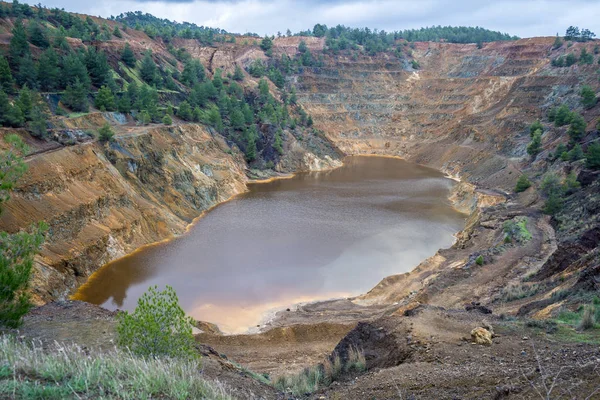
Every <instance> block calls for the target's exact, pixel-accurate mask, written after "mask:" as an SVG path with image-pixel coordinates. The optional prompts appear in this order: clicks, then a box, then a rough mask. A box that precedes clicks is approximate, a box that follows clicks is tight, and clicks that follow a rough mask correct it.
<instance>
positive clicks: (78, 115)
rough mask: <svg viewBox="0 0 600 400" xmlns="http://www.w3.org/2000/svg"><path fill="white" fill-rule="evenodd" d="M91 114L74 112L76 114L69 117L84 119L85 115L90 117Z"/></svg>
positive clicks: (70, 114)
mask: <svg viewBox="0 0 600 400" xmlns="http://www.w3.org/2000/svg"><path fill="white" fill-rule="evenodd" d="M88 114H89V112H74V113H68V115H67V117H69V118H79V117H83V116H84V115H88Z"/></svg>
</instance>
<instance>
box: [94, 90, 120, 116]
mask: <svg viewBox="0 0 600 400" xmlns="http://www.w3.org/2000/svg"><path fill="white" fill-rule="evenodd" d="M94 106H95V107H96V108H97V109H99V110H100V111H114V110H115V108H116V105H115V97H114V96H113V94H112V92H111V90H110V89H109V88H107V87H106V86H102V87H101V88H100V89H99V90H98V93H97V94H96V98H95V99H94Z"/></svg>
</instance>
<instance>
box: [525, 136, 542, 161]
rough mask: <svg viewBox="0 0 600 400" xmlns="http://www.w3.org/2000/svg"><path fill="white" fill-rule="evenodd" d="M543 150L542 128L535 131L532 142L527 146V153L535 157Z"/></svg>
mask: <svg viewBox="0 0 600 400" xmlns="http://www.w3.org/2000/svg"><path fill="white" fill-rule="evenodd" d="M540 151H542V131H541V130H540V129H538V130H536V131H535V132H534V133H533V136H532V138H531V142H529V145H528V146H527V154H529V155H530V156H531V157H532V158H535V156H537V155H538V154H539V153H540Z"/></svg>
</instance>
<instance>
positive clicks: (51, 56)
mask: <svg viewBox="0 0 600 400" xmlns="http://www.w3.org/2000/svg"><path fill="white" fill-rule="evenodd" d="M59 78H60V68H59V66H58V56H57V55H56V52H55V51H54V50H53V49H51V48H50V49H48V50H46V51H45V52H44V53H43V54H42V55H41V56H40V61H39V63H38V65H37V80H38V82H39V84H40V88H41V89H42V90H45V91H50V90H54V89H56V88H57V87H58V85H59Z"/></svg>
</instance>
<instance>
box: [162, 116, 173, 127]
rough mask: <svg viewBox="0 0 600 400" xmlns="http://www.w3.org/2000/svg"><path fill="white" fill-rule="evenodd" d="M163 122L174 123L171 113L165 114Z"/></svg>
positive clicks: (166, 123)
mask: <svg viewBox="0 0 600 400" xmlns="http://www.w3.org/2000/svg"><path fill="white" fill-rule="evenodd" d="M162 122H163V124H165V125H171V124H172V123H173V120H172V119H171V116H170V115H169V114H165V116H164V117H163V119H162Z"/></svg>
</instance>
